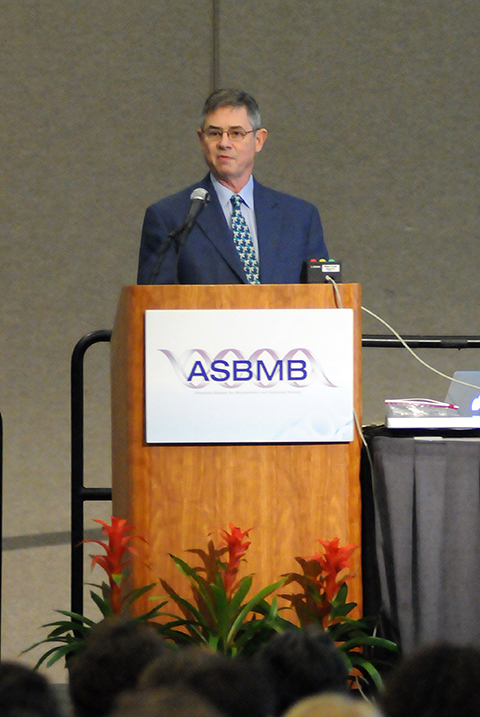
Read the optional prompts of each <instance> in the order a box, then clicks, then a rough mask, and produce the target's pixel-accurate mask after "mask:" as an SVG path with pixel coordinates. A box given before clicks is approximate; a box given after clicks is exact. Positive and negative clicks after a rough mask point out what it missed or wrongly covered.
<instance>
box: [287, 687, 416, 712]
mask: <svg viewBox="0 0 480 717" xmlns="http://www.w3.org/2000/svg"><path fill="white" fill-rule="evenodd" d="M284 717H381V714H380V712H379V711H378V709H377V708H376V706H375V705H374V704H373V703H372V702H368V701H367V700H364V699H355V698H353V697H351V696H350V695H342V694H340V693H335V692H323V693H322V694H321V695H312V697H305V698H304V699H303V700H299V702H296V703H295V704H294V705H293V706H292V707H290V709H289V710H287V712H285V715H284ZM405 717H407V716H405ZM411 717H414V715H412V716H411Z"/></svg>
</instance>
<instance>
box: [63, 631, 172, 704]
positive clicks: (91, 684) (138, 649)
mask: <svg viewBox="0 0 480 717" xmlns="http://www.w3.org/2000/svg"><path fill="white" fill-rule="evenodd" d="M166 650H168V648H167V646H166V643H165V640H164V639H163V638H162V637H161V636H160V635H159V634H158V633H157V632H155V629H154V628H153V627H151V626H149V625H146V624H145V623H138V622H135V621H134V620H126V619H120V618H108V619H106V620H103V621H102V622H100V623H98V625H95V627H94V628H93V629H92V631H91V633H90V634H89V635H88V637H87V639H86V641H85V647H84V648H83V649H82V650H81V651H80V652H79V653H78V654H77V655H75V657H73V658H72V659H71V660H70V662H69V665H68V667H69V673H70V675H69V690H70V698H71V701H72V705H73V708H74V712H75V714H76V715H77V717H103V715H106V714H108V713H109V712H110V710H111V709H112V707H113V705H114V703H115V700H116V698H117V697H118V695H119V694H120V693H121V692H122V691H124V690H130V689H133V688H134V687H135V686H136V684H137V681H138V678H139V676H140V673H141V672H142V671H143V670H144V668H145V667H146V666H147V665H148V663H149V662H151V660H153V659H155V658H156V657H159V656H160V655H162V654H163V653H164V652H165V651H166Z"/></svg>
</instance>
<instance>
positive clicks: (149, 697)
mask: <svg viewBox="0 0 480 717" xmlns="http://www.w3.org/2000/svg"><path fill="white" fill-rule="evenodd" d="M112 717H224V715H223V714H222V713H221V712H219V711H218V710H217V709H216V708H215V707H214V706H213V705H212V704H211V703H210V702H208V701H207V700H204V699H203V697H201V696H200V695H199V694H198V693H197V692H194V691H193V690H189V689H188V688H186V687H185V686H184V685H176V686H174V687H163V688H160V689H157V690H145V691H142V692H140V691H136V692H124V693H123V694H122V695H120V697H119V699H118V704H117V707H116V708H115V709H114V711H113V712H112Z"/></svg>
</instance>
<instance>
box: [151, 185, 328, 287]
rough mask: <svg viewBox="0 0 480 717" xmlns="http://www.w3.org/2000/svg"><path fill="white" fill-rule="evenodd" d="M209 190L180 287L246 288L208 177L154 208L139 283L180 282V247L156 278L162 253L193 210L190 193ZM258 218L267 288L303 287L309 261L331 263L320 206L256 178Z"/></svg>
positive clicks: (188, 245) (185, 253) (183, 255)
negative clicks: (199, 285) (176, 276)
mask: <svg viewBox="0 0 480 717" xmlns="http://www.w3.org/2000/svg"><path fill="white" fill-rule="evenodd" d="M196 187H204V188H205V189H206V190H207V191H208V193H209V195H210V202H209V203H208V204H207V205H206V206H205V207H204V208H203V209H202V210H201V212H200V213H199V215H198V216H197V220H196V222H195V224H194V226H193V229H192V231H191V232H190V234H189V236H188V238H187V240H186V242H185V244H184V246H183V248H182V250H181V252H180V256H179V261H178V281H179V283H180V284H246V283H247V278H246V276H245V272H244V270H243V266H242V263H241V260H240V257H239V256H238V253H237V250H236V248H235V244H234V243H233V235H232V230H231V229H230V227H229V226H228V224H227V222H226V220H225V215H224V213H223V210H222V208H221V206H220V202H219V201H218V197H217V193H216V191H215V189H214V187H213V185H212V182H211V180H210V175H207V176H206V177H205V178H204V179H203V180H202V181H201V182H198V183H197V184H193V185H192V186H191V187H187V189H184V190H182V191H181V192H179V193H178V194H174V195H172V196H170V197H167V198H166V199H162V200H161V201H159V202H156V204H152V205H151V206H150V207H148V209H147V211H146V213H145V219H144V223H143V230H142V241H141V245H140V256H139V265H138V279H137V281H138V283H139V284H173V283H174V282H175V268H174V267H175V247H174V246H173V244H172V245H171V246H170V247H169V248H168V250H167V251H166V253H165V256H164V258H163V260H162V263H161V264H160V266H159V267H158V271H156V272H155V276H152V272H153V271H154V269H155V265H156V262H157V257H158V254H159V251H160V249H161V247H162V246H163V244H164V243H165V241H166V240H167V237H168V235H169V233H170V232H171V231H173V230H174V229H176V228H177V227H179V226H180V225H181V224H182V222H183V221H184V219H185V216H186V214H187V212H188V209H189V207H190V194H191V193H192V191H193V190H194V189H195V188H196ZM253 191H254V195H253V196H254V203H255V218H256V222H257V237H258V246H259V255H260V259H259V264H260V282H261V283H262V284H298V283H299V282H300V274H301V271H302V265H303V263H304V262H305V261H307V260H308V259H311V258H314V259H322V258H325V259H328V253H327V249H326V247H325V244H324V241H323V231H322V225H321V222H320V215H319V213H318V210H317V208H316V207H315V206H314V205H313V204H310V203H309V202H306V201H304V200H303V199H297V198H296V197H291V196H290V195H288V194H282V193H281V192H277V191H275V190H273V189H268V188H267V187H264V186H263V185H261V184H259V183H258V182H256V181H255V180H254V190H253Z"/></svg>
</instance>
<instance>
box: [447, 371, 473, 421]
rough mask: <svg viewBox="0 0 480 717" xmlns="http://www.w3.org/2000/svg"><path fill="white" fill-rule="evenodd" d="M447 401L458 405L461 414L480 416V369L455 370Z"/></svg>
mask: <svg viewBox="0 0 480 717" xmlns="http://www.w3.org/2000/svg"><path fill="white" fill-rule="evenodd" d="M459 381H462V382H463V383H459ZM466 384H470V385H466ZM445 403H452V404H453V405H454V406H458V415H459V416H480V371H455V373H454V374H453V381H451V383H450V388H449V389H448V393H447V397H446V399H445Z"/></svg>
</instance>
